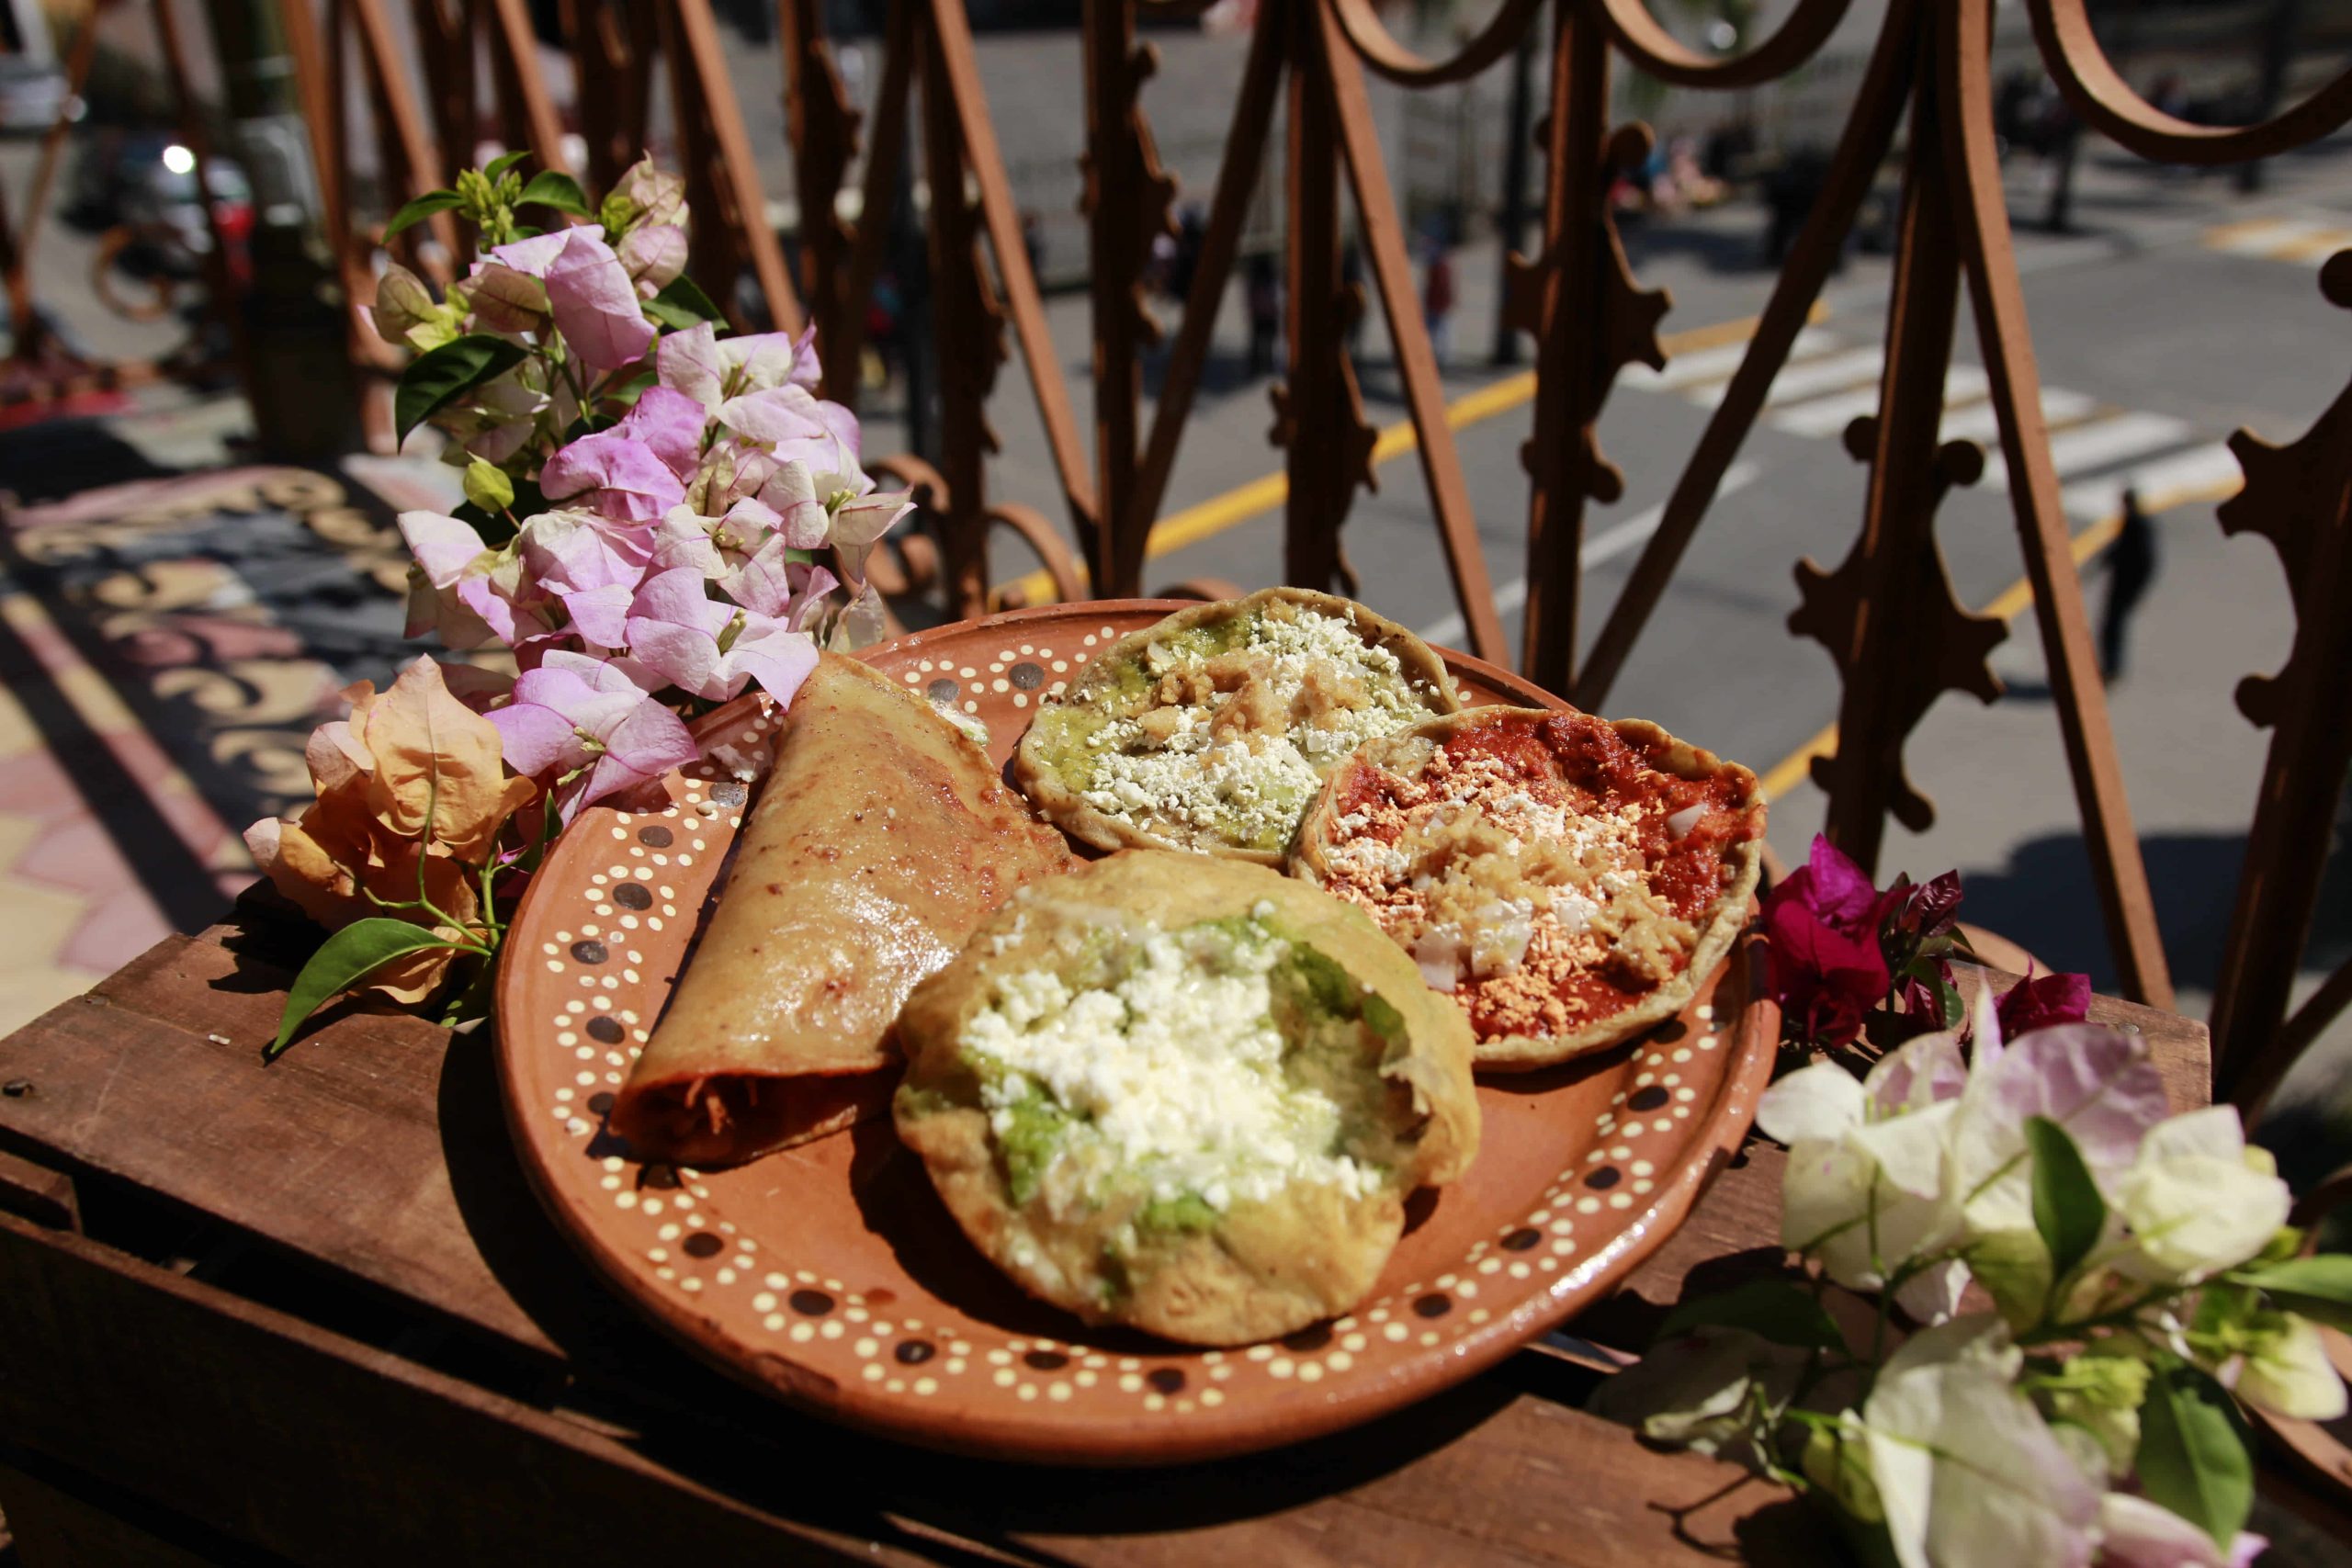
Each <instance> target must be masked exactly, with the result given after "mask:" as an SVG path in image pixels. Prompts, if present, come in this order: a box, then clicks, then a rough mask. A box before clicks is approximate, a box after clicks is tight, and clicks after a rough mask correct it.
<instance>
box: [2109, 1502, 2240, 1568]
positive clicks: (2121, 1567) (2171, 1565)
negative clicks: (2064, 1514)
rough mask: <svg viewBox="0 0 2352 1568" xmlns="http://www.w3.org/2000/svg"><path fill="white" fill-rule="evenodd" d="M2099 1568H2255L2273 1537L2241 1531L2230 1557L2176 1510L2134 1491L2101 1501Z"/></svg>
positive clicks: (2231, 1548)
mask: <svg viewBox="0 0 2352 1568" xmlns="http://www.w3.org/2000/svg"><path fill="white" fill-rule="evenodd" d="M2098 1533H2099V1552H2098V1568H2253V1565H2254V1562H2255V1559H2256V1558H2258V1557H2260V1556H2261V1555H2262V1554H2263V1552H2264V1551H2267V1550H2268V1548H2269V1546H2270V1541H2269V1540H2268V1539H2267V1537H2264V1536H2258V1535H2254V1534H2251V1533H2249V1532H2247V1531H2245V1530H2240V1531H2239V1532H2238V1535H2237V1539H2236V1540H2233V1541H2232V1542H2231V1543H2230V1550H2229V1551H2227V1552H2224V1551H2222V1549H2221V1548H2220V1547H2219V1546H2217V1545H2215V1544H2214V1542H2213V1538H2212V1537H2211V1536H2210V1535H2207V1534H2206V1533H2205V1532H2204V1531H2203V1530H2202V1529H2199V1528H2198V1527H2197V1526H2195V1525H2193V1524H2190V1523H2189V1522H2188V1520H2187V1519H2184V1518H2182V1517H2180V1516H2179V1515H2178V1514H2176V1513H2174V1512H2173V1511H2172V1510H2171V1509H2170V1508H2166V1507H2163V1506H2158V1505H2157V1504H2154V1503H2151V1502H2149V1501H2148V1500H2147V1499H2146V1498H2145V1497H2141V1496H2135V1495H2132V1494H2131V1493H2129V1492H2110V1493H2109V1494H2108V1495H2106V1496H2104V1497H2102V1498H2100V1499H2099V1505H2098Z"/></svg>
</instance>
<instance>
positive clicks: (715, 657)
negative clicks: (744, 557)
mask: <svg viewBox="0 0 2352 1568" xmlns="http://www.w3.org/2000/svg"><path fill="white" fill-rule="evenodd" d="M628 646H629V652H630V653H631V655H633V656H634V657H635V658H636V659H637V660H638V661H639V662H640V663H642V664H643V665H644V666H645V667H646V668H647V669H649V670H651V671H655V672H656V673H658V674H660V675H662V677H664V678H665V679H667V680H669V681H670V682H673V683H674V684H676V685H677V686H678V687H679V689H680V690H682V691H685V692H688V693H691V694H693V695H695V696H698V697H707V698H709V699H711V700H713V701H724V700H725V699H726V698H729V697H731V696H733V695H735V694H737V693H738V692H741V690H742V689H743V687H744V684H745V683H746V682H751V681H756V682H759V683H760V685H761V687H762V688H763V689H764V690H765V691H766V692H767V694H769V695H770V696H772V697H774V698H775V700H776V701H777V702H778V703H780V704H789V703H790V702H791V701H792V695H793V694H794V693H795V692H797V691H798V690H799V689H800V682H803V681H805V680H807V679H808V678H809V671H811V670H813V669H815V668H816V666H817V645H816V643H815V641H814V640H813V639H812V638H810V637H809V636H807V635H806V634H805V633H801V632H796V631H793V630H792V629H791V628H789V627H788V626H786V625H785V624H784V623H783V622H782V621H779V620H777V619H775V617H774V616H772V615H761V614H759V613H758V612H757V611H753V610H745V609H739V608H737V607H735V606H733V605H730V604H718V603H717V602H715V601H714V600H712V599H711V598H710V597H709V595H708V594H707V593H706V592H704V588H703V578H702V574H701V573H699V572H696V571H689V570H677V571H665V572H662V573H661V574H660V575H658V576H655V577H650V578H648V579H647V580H646V581H645V583H644V586H642V587H641V588H639V590H638V593H637V600H636V603H635V604H632V605H631V606H630V608H629V620H628Z"/></svg>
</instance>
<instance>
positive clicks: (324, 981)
mask: <svg viewBox="0 0 2352 1568" xmlns="http://www.w3.org/2000/svg"><path fill="white" fill-rule="evenodd" d="M457 945H458V944H457V943H455V942H451V941H450V940H449V939H448V938H447V937H444V936H436V935H435V934H434V933H433V932H432V931H427V930H425V928H424V927H423V926H413V925H411V924H409V923H408V922H407V921H406V920H395V919H387V918H384V917H380V916H379V917H371V918H369V919H364V920H354V921H352V922H351V924H349V925H347V926H345V927H344V928H343V930H341V931H337V932H335V933H334V935H333V936H331V937H329V938H327V940H326V941H325V942H322V943H320V944H319V950H318V952H316V953H312V954H311V961H310V962H309V963H308V964H303V965H302V972H301V973H300V975H297V976H294V988H293V989H292V990H291V991H289V992H288V993H287V997H286V1011H285V1012H284V1013H283V1014H282V1015H281V1016H280V1017H279V1019H278V1021H277V1039H275V1040H273V1041H271V1042H270V1043H269V1049H267V1050H266V1051H264V1052H263V1053H262V1058H263V1060H265V1061H268V1060H272V1059H274V1058H276V1056H277V1054H278V1053H279V1052H281V1051H283V1050H285V1049H286V1047H287V1046H288V1044H290V1043H293V1039H294V1033H295V1031H297V1030H299V1029H300V1028H301V1027H302V1021H303V1020H305V1019H307V1018H309V1017H310V1016H311V1014H312V1013H314V1012H316V1011H318V1010H319V1009H320V1007H321V1006H322V1005H323V1004H324V1003H325V1002H326V1000H327V998H330V997H333V996H335V995H336V994H338V993H339V992H342V991H345V990H347V989H349V988H350V987H352V986H354V985H356V984H357V983H358V982H359V981H361V980H363V979H365V978H367V976H368V975H370V974H371V973H373V972H374V971H376V970H378V969H380V968H382V967H383V966H384V965H385V964H390V962H391V961H392V960H393V959H395V958H404V957H406V956H407V955H408V954H410V953H421V952H423V951H424V949H426V948H428V947H455V946H457Z"/></svg>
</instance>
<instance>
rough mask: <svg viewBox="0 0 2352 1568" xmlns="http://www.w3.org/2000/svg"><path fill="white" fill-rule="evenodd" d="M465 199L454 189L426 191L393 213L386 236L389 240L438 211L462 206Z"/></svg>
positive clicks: (385, 231) (385, 229)
mask: <svg viewBox="0 0 2352 1568" xmlns="http://www.w3.org/2000/svg"><path fill="white" fill-rule="evenodd" d="M465 200H466V198H465V197H462V196H459V195H458V193H457V192H456V191H453V190H429V191H426V192H425V193H424V195H423V196H420V197H417V198H416V199H415V200H414V201H412V202H410V203H409V204H408V205H406V206H405V207H402V208H401V209H400V210H399V211H398V212H395V213H393V214H392V220H391V221H390V222H389V223H387V224H385V225H384V238H386V239H387V240H389V239H390V238H391V237H392V236H393V235H395V234H397V233H399V232H400V231H401V230H403V229H413V228H414V227H416V225H418V224H419V223H422V222H424V220H426V219H428V218H430V217H432V216H433V215H434V214H435V213H436V212H447V211H448V210H449V209H451V208H454V207H462V206H464V205H465Z"/></svg>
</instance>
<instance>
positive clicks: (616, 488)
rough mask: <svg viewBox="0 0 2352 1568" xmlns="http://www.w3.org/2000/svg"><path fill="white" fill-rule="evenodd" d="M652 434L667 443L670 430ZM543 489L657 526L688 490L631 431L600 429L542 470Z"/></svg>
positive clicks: (563, 498)
mask: <svg viewBox="0 0 2352 1568" xmlns="http://www.w3.org/2000/svg"><path fill="white" fill-rule="evenodd" d="M648 428H649V430H650V432H651V433H652V434H659V435H661V436H662V439H663V440H664V441H665V442H666V441H667V440H668V438H669V433H668V432H667V431H662V430H658V429H654V428H653V427H652V426H651V423H650V421H649V426H648ZM539 491H540V493H541V494H543V495H545V496H546V497H547V498H548V500H549V501H571V500H574V499H575V498H576V499H577V501H578V504H580V505H582V506H584V507H586V508H588V509H589V510H590V511H592V512H598V513H603V514H604V515H605V516H607V517H617V518H621V519H623V520H624V521H627V522H630V523H654V522H658V521H660V520H661V517H662V513H665V512H667V511H669V510H670V508H672V507H673V506H675V505H677V504H678V502H681V501H684V499H685V498H686V487H685V485H684V483H683V482H682V481H681V480H680V479H679V478H678V476H677V475H676V474H675V473H673V472H672V471H671V468H670V465H669V463H668V462H666V461H665V460H664V459H663V457H662V454H661V453H660V452H659V451H657V450H656V449H655V448H654V446H652V445H651V444H650V443H649V442H647V441H644V440H641V439H639V436H638V435H637V434H632V433H631V432H629V431H627V430H623V429H619V428H615V429H612V430H600V431H598V432H596V433H595V434H593V435H583V436H582V437H581V438H580V439H579V440H577V441H575V442H573V443H572V444H571V446H566V447H565V448H564V449H563V450H562V451H560V452H558V453H557V454H556V455H555V456H554V457H549V458H548V460H547V466H546V467H544V468H541V469H540V470H539Z"/></svg>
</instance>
